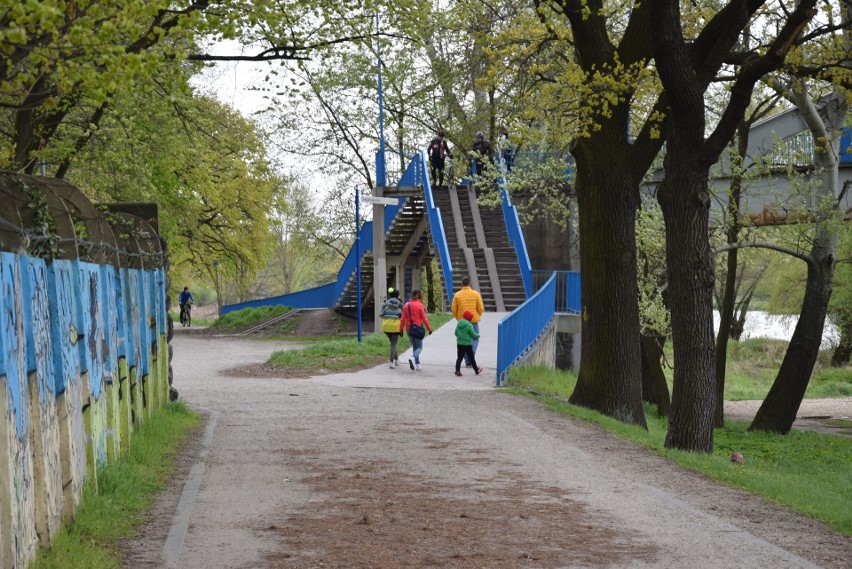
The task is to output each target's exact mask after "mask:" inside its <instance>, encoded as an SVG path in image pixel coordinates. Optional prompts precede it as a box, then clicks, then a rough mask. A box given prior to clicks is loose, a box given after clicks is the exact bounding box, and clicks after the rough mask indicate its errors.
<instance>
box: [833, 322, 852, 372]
mask: <svg viewBox="0 0 852 569" xmlns="http://www.w3.org/2000/svg"><path fill="white" fill-rule="evenodd" d="M838 327H839V328H840V343H839V344H837V347H836V348H835V349H834V353H833V354H831V365H832V366H834V367H843V366H845V365H848V364H849V359H850V358H852V320H846V321H844V322H841V323H840V325H839V326H838Z"/></svg>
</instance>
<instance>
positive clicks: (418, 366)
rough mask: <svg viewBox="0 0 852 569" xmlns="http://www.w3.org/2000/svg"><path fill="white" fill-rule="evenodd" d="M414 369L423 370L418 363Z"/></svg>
mask: <svg viewBox="0 0 852 569" xmlns="http://www.w3.org/2000/svg"><path fill="white" fill-rule="evenodd" d="M415 369H416V370H417V371H423V367H422V366H421V365H420V364H417V367H416V368H415Z"/></svg>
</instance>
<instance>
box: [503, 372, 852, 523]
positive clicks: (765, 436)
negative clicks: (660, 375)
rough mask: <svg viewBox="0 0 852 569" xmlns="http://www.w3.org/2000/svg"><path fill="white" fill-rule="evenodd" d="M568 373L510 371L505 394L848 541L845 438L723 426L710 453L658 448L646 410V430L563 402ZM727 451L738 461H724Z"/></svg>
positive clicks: (850, 475)
mask: <svg viewBox="0 0 852 569" xmlns="http://www.w3.org/2000/svg"><path fill="white" fill-rule="evenodd" d="M575 382H576V378H575V376H574V375H573V374H570V373H565V372H558V371H557V372H554V371H551V370H547V369H544V368H535V367H529V368H515V369H513V370H512V371H511V373H510V380H509V385H510V389H509V391H511V392H514V393H517V394H520V395H525V396H530V397H535V398H537V399H539V400H541V401H543V402H544V403H546V404H547V405H548V407H549V408H550V409H552V410H553V411H556V412H558V413H562V414H566V415H571V416H574V417H578V418H581V419H584V420H586V421H590V422H592V423H595V424H597V425H600V426H601V427H603V428H604V429H606V430H607V431H609V432H611V433H613V434H615V435H616V436H618V437H621V438H623V439H627V440H630V441H633V442H635V443H638V444H641V445H643V446H645V447H647V448H648V449H650V450H652V451H654V452H656V453H658V454H660V455H663V456H665V457H667V458H669V459H671V460H673V461H674V462H676V463H678V464H680V465H682V466H685V467H688V468H691V469H693V470H696V471H698V472H701V473H703V474H705V475H707V476H710V477H712V478H715V479H717V480H720V481H722V482H725V483H726V484H729V485H731V486H734V487H737V488H743V489H745V490H748V491H750V492H753V493H755V494H758V495H760V496H764V497H766V498H768V499H770V500H773V501H775V502H778V503H779V504H783V505H785V506H788V507H790V508H792V509H794V510H796V511H799V512H802V513H805V514H807V515H809V516H812V517H814V518H817V519H819V520H822V521H823V522H825V523H826V524H828V525H829V526H830V527H832V528H833V529H835V530H837V531H840V532H843V533H845V534H846V535H852V509H850V508H849V504H852V470H850V468H849V465H850V464H852V439H847V438H844V437H838V436H834V435H822V434H819V433H814V432H806V431H797V430H794V431H792V432H790V434H788V435H775V434H769V433H756V432H748V431H747V430H746V428H747V427H748V425H747V424H746V423H741V422H735V421H728V422H727V424H726V426H725V428H724V429H717V430H716V431H715V433H714V442H715V449H714V452H713V454H694V453H687V452H682V451H675V450H669V449H666V448H664V445H663V443H664V441H665V435H666V429H667V427H668V423H667V420H666V419H665V418H661V417H657V416H656V413H655V410H654V408H653V407H650V406H646V409H645V415H646V417H647V421H648V430H647V431H645V430H643V429H641V428H639V427H635V426H631V425H625V424H624V423H621V422H619V421H616V420H615V419H612V418H610V417H606V416H604V415H601V414H600V413H597V412H595V411H591V410H589V409H585V408H582V407H577V406H574V405H569V404H568V403H566V402H565V400H564V399H565V398H567V397H568V395H570V393H571V391H572V390H573V388H574V383H575ZM733 451H739V452H741V453H742V454H743V456H744V457H745V461H744V462H743V463H742V464H736V463H733V462H731V461H730V455H731V452H733Z"/></svg>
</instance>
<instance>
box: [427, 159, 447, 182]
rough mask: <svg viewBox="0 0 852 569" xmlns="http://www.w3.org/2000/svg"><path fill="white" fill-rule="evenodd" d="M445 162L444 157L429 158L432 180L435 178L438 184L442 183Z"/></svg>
mask: <svg viewBox="0 0 852 569" xmlns="http://www.w3.org/2000/svg"><path fill="white" fill-rule="evenodd" d="M445 164H446V158H433V159H431V160H429V165H430V166H431V170H432V171H431V172H430V174H431V175H432V182H433V183H434V182H435V181H436V180H437V182H438V185H439V186H443V185H444V165H445Z"/></svg>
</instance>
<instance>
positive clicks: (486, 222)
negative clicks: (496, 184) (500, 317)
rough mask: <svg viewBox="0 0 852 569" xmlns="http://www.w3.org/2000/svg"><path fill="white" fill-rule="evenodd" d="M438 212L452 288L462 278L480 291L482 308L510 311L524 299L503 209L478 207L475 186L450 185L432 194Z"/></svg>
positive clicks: (457, 287) (523, 291) (458, 287)
mask: <svg viewBox="0 0 852 569" xmlns="http://www.w3.org/2000/svg"><path fill="white" fill-rule="evenodd" d="M433 197H434V199H435V205H436V206H437V207H438V208H439V209H440V211H441V218H442V221H443V225H444V231H445V233H446V235H447V242H448V244H449V246H450V258H451V260H452V264H453V267H454V270H453V290H459V289H460V288H461V286H462V285H461V281H462V278H464V277H465V276H469V277H470V279H471V285H472V286H473V288H474V289H476V290H478V291H479V292H480V294H482V302H483V304H485V309H486V310H487V311H492V312H506V311H510V310H513V309H514V308H516V307H517V306H518V305H520V304H521V303H522V302H523V301H524V300H526V298H527V295H526V290H525V288H524V285H523V281H522V279H521V272H520V268H519V265H518V257H517V255H516V253H515V248H514V246H513V245H512V243H511V242H510V240H509V235H508V233H507V230H506V222H505V221H504V219H503V212H502V211H501V210H499V209H485V208H482V207H480V206H479V203H478V201H477V200H478V197H479V194H478V193H477V191H476V188H475V186H470V185H459V186H456V185H453V186H450V188H449V190H439V191H435V192H434V193H433Z"/></svg>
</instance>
